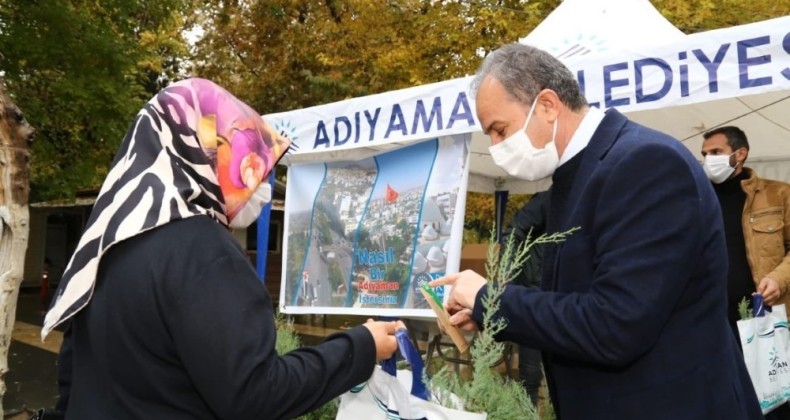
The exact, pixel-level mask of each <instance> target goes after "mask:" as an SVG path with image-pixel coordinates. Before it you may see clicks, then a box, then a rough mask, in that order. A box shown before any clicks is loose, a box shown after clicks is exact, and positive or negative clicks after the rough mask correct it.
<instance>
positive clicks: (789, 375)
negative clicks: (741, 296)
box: [738, 295, 790, 414]
mask: <svg viewBox="0 0 790 420" xmlns="http://www.w3.org/2000/svg"><path fill="white" fill-rule="evenodd" d="M752 306H753V307H752V311H753V313H754V318H751V319H745V320H740V321H738V333H739V335H740V339H741V346H742V347H743V358H744V361H745V362H746V369H747V370H748V371H749V376H750V377H751V379H752V385H754V390H755V391H756V392H757V399H758V400H759V401H760V408H762V410H763V414H765V413H768V412H770V411H771V410H773V409H775V408H776V407H779V406H780V405H782V404H784V403H785V402H786V401H788V400H790V360H788V356H790V334H788V330H787V313H786V311H785V306H784V305H776V306H774V307H773V309H772V310H771V311H768V310H766V308H765V307H764V305H763V301H762V296H760V295H754V299H753V305H752Z"/></svg>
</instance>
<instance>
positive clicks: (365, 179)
mask: <svg viewBox="0 0 790 420" xmlns="http://www.w3.org/2000/svg"><path fill="white" fill-rule="evenodd" d="M470 141H471V136H470V135H469V134H466V135H456V136H447V137H440V138H436V139H432V140H426V141H423V142H419V143H416V144H414V145H410V146H407V147H403V148H400V149H397V150H394V151H390V152H387V153H382V154H379V155H377V156H375V157H372V158H364V159H361V160H347V161H337V162H331V163H310V164H295V165H292V166H290V167H289V170H288V183H287V191H286V196H287V197H288V199H287V200H286V203H285V232H286V235H285V238H284V248H285V255H284V257H283V270H282V273H283V275H282V284H281V288H280V308H281V310H282V311H283V312H285V313H330V314H331V313H344V314H355V315H377V316H418V317H433V316H434V315H433V312H432V311H431V310H430V309H429V307H428V305H427V303H426V302H425V301H424V299H423V297H422V295H421V294H420V293H419V291H418V290H417V288H418V287H420V286H421V285H422V284H424V283H426V282H428V281H430V280H432V279H434V278H438V277H440V276H443V275H444V274H445V273H446V272H456V271H458V268H459V263H460V255H461V242H462V236H463V218H464V206H465V203H466V185H467V177H468V173H469V143H470ZM438 292H439V294H441V293H442V290H441V289H440V290H438Z"/></svg>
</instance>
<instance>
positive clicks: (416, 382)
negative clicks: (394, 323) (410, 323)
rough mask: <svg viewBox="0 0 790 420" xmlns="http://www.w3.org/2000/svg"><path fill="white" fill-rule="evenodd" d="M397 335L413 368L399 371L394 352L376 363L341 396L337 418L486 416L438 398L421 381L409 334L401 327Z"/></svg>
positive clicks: (454, 419) (455, 419)
mask: <svg viewBox="0 0 790 420" xmlns="http://www.w3.org/2000/svg"><path fill="white" fill-rule="evenodd" d="M396 337H397V339H398V347H399V349H400V352H401V355H403V358H404V359H406V361H407V362H408V363H409V365H410V366H411V370H405V369H402V370H397V371H396V366H395V356H393V358H392V359H390V360H387V361H385V362H383V364H382V366H376V369H375V370H374V371H373V375H372V376H371V377H370V379H369V380H368V381H367V382H365V383H364V384H361V385H358V386H356V387H354V388H352V389H351V390H350V391H348V392H346V393H345V394H343V395H342V396H341V398H340V407H339V409H338V413H337V417H336V419H337V420H379V419H381V420H384V419H387V420H418V419H427V420H485V419H486V414H485V413H470V412H467V411H463V410H458V409H455V408H448V407H443V406H441V405H439V404H438V403H437V402H435V401H434V400H433V399H432V398H431V397H430V395H429V392H428V391H427V389H426V388H425V385H424V384H423V382H422V372H423V363H422V359H421V358H420V355H419V353H418V352H417V350H416V349H415V348H414V345H413V344H412V342H411V340H410V339H409V336H408V334H407V333H406V331H405V330H402V331H398V333H397V334H396ZM457 408H460V407H457Z"/></svg>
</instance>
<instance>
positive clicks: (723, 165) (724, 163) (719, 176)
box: [702, 152, 738, 184]
mask: <svg viewBox="0 0 790 420" xmlns="http://www.w3.org/2000/svg"><path fill="white" fill-rule="evenodd" d="M734 154H735V152H732V153H730V154H729V155H707V156H705V162H704V163H703V165H702V167H703V168H704V169H705V175H707V176H708V179H710V180H711V181H712V182H713V183H714V184H721V183H722V182H724V181H726V180H728V179H729V178H730V176H731V175H732V173H733V172H734V171H735V167H733V166H730V156H732V155H734ZM735 166H738V163H737V162H736V163H735Z"/></svg>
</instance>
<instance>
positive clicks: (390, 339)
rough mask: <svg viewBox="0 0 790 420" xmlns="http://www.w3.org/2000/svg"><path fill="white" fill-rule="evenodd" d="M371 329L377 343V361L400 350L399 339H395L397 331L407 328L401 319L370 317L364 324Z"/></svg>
mask: <svg viewBox="0 0 790 420" xmlns="http://www.w3.org/2000/svg"><path fill="white" fill-rule="evenodd" d="M362 325H364V326H365V328H367V329H368V330H369V331H370V334H371V335H372V336H373V341H374V342H375V343H376V361H379V360H385V359H389V358H390V357H392V355H393V354H394V353H395V351H396V350H398V341H397V340H396V339H395V331H398V330H399V329H401V328H403V329H405V328H406V325H404V324H403V322H401V321H392V322H383V321H374V320H372V319H368V322H366V323H364V324H362Z"/></svg>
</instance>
